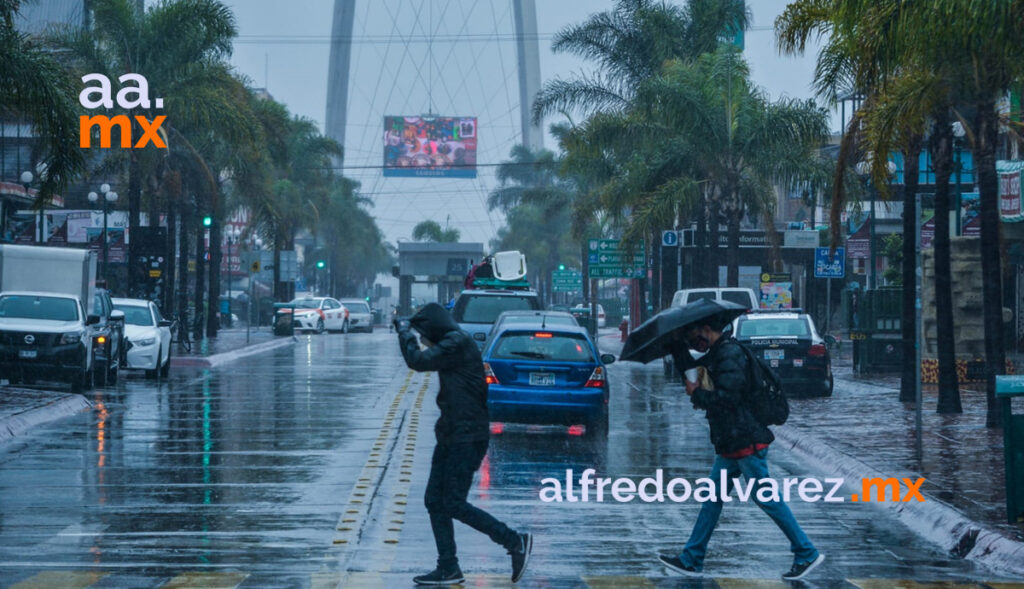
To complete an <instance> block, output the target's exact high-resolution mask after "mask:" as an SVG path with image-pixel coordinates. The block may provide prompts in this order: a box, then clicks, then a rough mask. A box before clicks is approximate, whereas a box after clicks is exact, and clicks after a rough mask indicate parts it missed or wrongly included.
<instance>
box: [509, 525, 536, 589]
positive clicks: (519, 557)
mask: <svg viewBox="0 0 1024 589" xmlns="http://www.w3.org/2000/svg"><path fill="white" fill-rule="evenodd" d="M516 536H518V544H517V546H516V547H515V548H513V549H512V550H509V551H508V553H509V554H510V555H512V582H513V583H515V582H518V581H519V579H522V578H523V573H525V572H526V565H527V564H529V562H530V552H532V551H533V535H532V534H516Z"/></svg>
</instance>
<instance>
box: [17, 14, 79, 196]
mask: <svg viewBox="0 0 1024 589" xmlns="http://www.w3.org/2000/svg"><path fill="white" fill-rule="evenodd" d="M20 5H21V2H20V0H0V88H3V92H0V116H4V117H7V116H15V117H23V118H25V119H27V120H28V122H30V123H31V124H32V126H33V127H34V129H35V132H36V134H37V136H38V137H39V138H40V140H41V142H42V145H43V147H44V150H45V156H44V157H43V159H42V163H43V164H45V165H46V174H43V175H41V176H42V178H41V181H42V184H41V186H40V189H39V193H40V196H41V197H42V198H40V199H38V206H43V203H44V202H45V201H46V199H47V198H48V197H49V196H51V195H53V194H57V193H59V192H61V191H63V190H64V188H65V187H66V186H67V184H68V182H69V181H70V180H72V179H73V178H75V177H76V176H77V175H78V174H79V173H81V172H82V171H83V170H84V168H85V159H84V157H83V154H82V151H81V150H80V149H78V101H77V96H78V91H77V90H76V89H75V85H74V82H75V80H74V79H73V78H72V77H71V76H70V75H68V73H67V72H65V71H64V70H63V68H62V67H61V66H60V64H59V63H58V62H57V61H56V60H54V59H53V57H52V56H51V55H50V54H49V53H48V52H46V51H45V50H44V48H42V47H41V46H39V45H38V44H37V43H36V42H35V41H33V40H32V39H30V38H29V37H28V36H26V35H23V34H21V33H19V32H18V31H17V30H16V29H15V28H14V16H15V14H17V12H18V9H19V7H20Z"/></svg>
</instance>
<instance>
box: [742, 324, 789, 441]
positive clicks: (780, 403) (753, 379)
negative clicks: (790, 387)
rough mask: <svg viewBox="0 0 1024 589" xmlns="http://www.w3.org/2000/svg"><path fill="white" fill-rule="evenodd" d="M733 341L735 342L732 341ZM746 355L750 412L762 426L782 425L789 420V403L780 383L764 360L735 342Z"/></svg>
mask: <svg viewBox="0 0 1024 589" xmlns="http://www.w3.org/2000/svg"><path fill="white" fill-rule="evenodd" d="M734 341H735V340H734ZM736 345H738V346H739V347H741V348H743V353H745V354H746V355H747V359H748V360H750V362H749V371H748V372H747V377H748V378H749V379H750V383H751V385H752V386H751V390H750V410H751V412H752V413H753V414H754V417H756V418H757V420H758V421H760V422H761V423H762V424H763V425H782V424H784V423H786V420H787V419H788V418H789V402H788V401H787V400H786V393H785V392H784V391H783V390H782V381H780V380H779V377H778V375H777V374H775V371H774V370H772V367H771V366H769V365H768V364H767V363H766V362H765V361H764V359H762V358H761V357H760V356H758V355H757V354H755V353H754V351H753V350H751V349H750V348H748V347H747V346H745V345H743V344H741V343H740V342H736Z"/></svg>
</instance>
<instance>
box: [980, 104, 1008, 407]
mask: <svg viewBox="0 0 1024 589" xmlns="http://www.w3.org/2000/svg"><path fill="white" fill-rule="evenodd" d="M975 131H976V132H975V146H974V153H975V158H976V164H977V171H978V192H979V193H980V198H981V214H980V216H981V274H982V299H983V301H984V307H985V311H984V318H985V381H986V385H987V386H986V391H985V393H986V394H985V398H986V401H987V405H988V413H987V415H986V419H985V425H987V426H988V427H1000V426H1001V425H1002V416H1001V414H1000V411H999V407H998V405H997V404H996V397H995V394H996V375H997V374H1003V373H1004V372H1005V370H1006V350H1005V347H1004V342H1003V274H1002V271H1003V265H1002V258H1001V255H1000V254H1001V252H1000V249H999V223H1000V218H999V176H998V174H997V173H996V142H997V141H998V139H999V127H998V120H997V117H996V108H995V100H994V99H993V98H992V97H985V98H982V99H980V100H978V102H977V115H976V119H975Z"/></svg>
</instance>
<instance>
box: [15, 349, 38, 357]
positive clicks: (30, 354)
mask: <svg viewBox="0 0 1024 589" xmlns="http://www.w3.org/2000/svg"><path fill="white" fill-rule="evenodd" d="M37 355H38V352H37V351H36V350H20V351H19V352H18V357H19V358H35V357H36V356H37Z"/></svg>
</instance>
